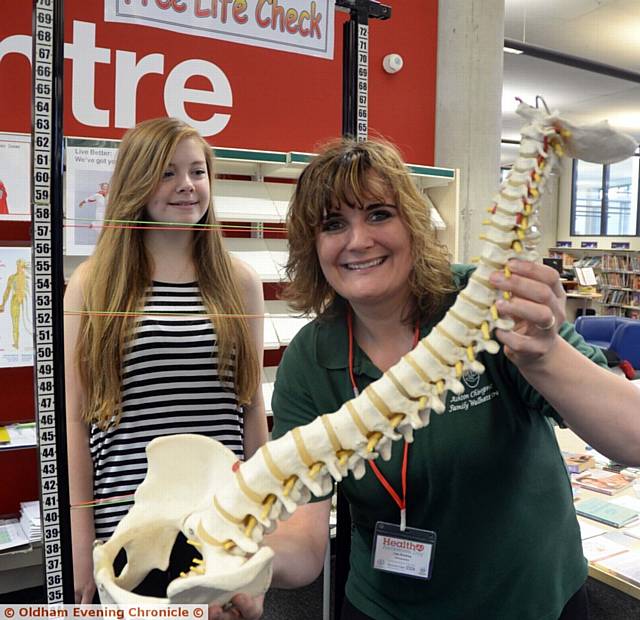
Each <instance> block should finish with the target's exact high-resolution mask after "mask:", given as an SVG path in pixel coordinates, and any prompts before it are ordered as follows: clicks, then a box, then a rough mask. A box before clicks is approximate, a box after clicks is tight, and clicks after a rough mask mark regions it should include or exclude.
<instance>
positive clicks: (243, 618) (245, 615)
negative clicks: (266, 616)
mask: <svg viewBox="0 0 640 620" xmlns="http://www.w3.org/2000/svg"><path fill="white" fill-rule="evenodd" d="M231 603H232V605H230V606H227V605H225V608H222V607H220V605H210V606H209V620H258V618H261V617H262V613H263V604H264V595H260V596H256V597H255V598H253V597H251V596H249V595H248V594H236V595H235V596H234V597H233V598H232V599H231Z"/></svg>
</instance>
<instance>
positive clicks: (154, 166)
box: [76, 118, 260, 428]
mask: <svg viewBox="0 0 640 620" xmlns="http://www.w3.org/2000/svg"><path fill="white" fill-rule="evenodd" d="M186 138H190V139H193V140H195V141H197V142H198V143H199V144H200V145H201V146H202V149H203V152H204V156H205V160H206V163H207V174H208V176H209V182H210V183H211V184H213V154H212V151H211V147H210V146H209V145H208V144H207V143H206V142H205V141H204V140H203V139H202V137H201V136H200V135H199V134H198V132H197V131H196V130H195V129H193V128H192V127H190V126H189V125H187V124H185V123H184V122H182V121H180V120H178V119H175V118H157V119H151V120H148V121H144V122H142V123H140V124H138V125H137V126H136V127H135V128H133V129H130V130H129V131H128V132H127V133H126V134H125V136H124V138H123V140H122V143H121V144H120V148H119V150H118V158H117V161H116V166H115V170H114V173H113V176H112V178H111V184H110V189H109V197H108V200H107V209H106V213H105V220H106V221H107V222H109V221H112V222H113V221H116V222H117V221H119V222H122V226H118V225H116V226H112V225H109V224H108V225H107V226H105V227H104V228H103V229H102V232H101V233H100V237H99V238H98V243H97V245H96V248H95V251H94V253H93V256H92V258H91V259H90V264H89V266H88V274H87V278H86V279H85V284H84V291H83V292H84V299H85V310H86V311H87V312H86V314H84V315H83V317H82V320H81V326H80V337H79V339H78V346H77V351H76V363H77V366H78V370H79V372H80V376H81V379H82V383H83V385H84V387H85V392H86V399H85V406H84V410H83V412H82V415H83V418H84V419H85V420H86V421H87V422H92V423H95V424H97V425H98V426H99V427H101V428H107V427H108V426H110V425H111V424H117V423H118V422H119V420H120V417H121V415H122V403H121V372H122V368H121V367H122V358H123V353H124V350H125V346H126V343H127V341H128V339H129V338H130V337H131V334H132V331H133V328H134V325H135V322H136V317H135V316H134V315H133V314H132V313H136V312H140V310H141V309H142V307H143V306H144V299H145V296H146V294H147V290H148V288H149V287H150V285H151V277H152V266H153V265H152V258H151V256H149V254H148V252H147V251H146V249H145V245H144V242H143V232H144V230H143V228H144V225H139V226H136V225H135V222H137V221H144V220H146V219H147V216H146V204H147V202H148V200H149V198H150V196H151V195H152V194H153V193H154V191H155V189H156V187H158V185H159V183H160V181H161V179H162V175H163V173H164V171H165V170H166V169H167V167H168V165H169V163H170V161H171V158H172V156H173V154H174V151H175V149H176V146H177V145H178V143H179V142H180V141H181V140H184V139H186ZM211 194H212V195H213V192H212V193H211ZM200 224H206V225H209V226H203V227H202V228H200V227H198V229H197V230H195V231H194V232H193V243H192V258H193V264H194V267H195V270H196V278H197V281H198V286H199V288H200V293H201V295H202V299H203V304H204V306H205V307H206V309H207V312H208V313H209V314H210V315H211V316H212V317H213V319H212V320H213V322H214V324H215V330H216V338H217V345H218V357H219V360H220V361H219V366H218V373H219V375H220V376H223V375H224V374H225V370H227V369H228V368H229V367H230V364H231V362H232V360H233V361H234V362H235V389H236V392H237V394H238V398H239V402H240V403H241V404H246V403H248V402H249V401H250V400H251V398H252V397H253V394H254V392H255V391H256V389H257V388H258V385H259V381H260V377H259V364H258V358H257V352H256V348H255V345H254V343H253V340H252V338H251V335H250V332H249V328H248V326H247V321H246V320H245V319H244V318H243V317H242V315H243V314H244V312H245V311H244V304H243V301H242V295H241V293H240V289H239V287H238V284H237V283H236V280H235V277H234V273H233V267H232V265H231V261H230V258H229V255H228V254H227V252H226V250H225V249H224V247H223V245H222V237H221V234H220V232H219V230H218V229H217V228H216V227H215V226H213V225H214V224H216V218H215V214H214V211H213V201H212V200H210V203H209V208H208V209H207V212H206V214H205V215H204V216H203V218H202V220H201V221H200Z"/></svg>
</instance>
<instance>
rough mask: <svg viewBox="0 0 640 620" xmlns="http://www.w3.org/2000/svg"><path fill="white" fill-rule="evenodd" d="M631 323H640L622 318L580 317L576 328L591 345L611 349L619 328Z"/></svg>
mask: <svg viewBox="0 0 640 620" xmlns="http://www.w3.org/2000/svg"><path fill="white" fill-rule="evenodd" d="M629 322H638V321H635V320H634V319H629V318H626V317H621V316H579V317H578V318H577V319H576V322H575V327H576V331H577V332H578V333H579V334H580V335H581V336H582V337H583V338H584V339H585V340H586V341H587V342H588V343H589V344H592V345H594V346H597V347H602V348H603V349H609V348H611V341H612V340H613V335H614V334H615V333H616V330H617V329H618V327H619V326H621V325H624V324H626V323H629Z"/></svg>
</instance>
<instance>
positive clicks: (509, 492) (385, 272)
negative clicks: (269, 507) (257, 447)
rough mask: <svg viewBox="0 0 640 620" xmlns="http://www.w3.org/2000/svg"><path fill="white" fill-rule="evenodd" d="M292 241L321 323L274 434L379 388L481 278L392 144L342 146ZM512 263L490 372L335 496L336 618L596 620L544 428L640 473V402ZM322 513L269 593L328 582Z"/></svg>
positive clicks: (295, 537) (556, 301)
mask: <svg viewBox="0 0 640 620" xmlns="http://www.w3.org/2000/svg"><path fill="white" fill-rule="evenodd" d="M288 233H289V244H290V254H289V263H288V266H287V271H288V275H289V277H290V280H291V285H290V286H289V288H288V289H287V294H288V298H289V301H290V303H291V304H292V306H293V307H295V308H297V309H298V310H301V311H303V312H314V313H316V314H317V316H318V318H317V319H316V320H315V321H313V322H312V323H310V324H309V325H307V326H306V327H305V328H304V329H303V330H301V331H300V332H299V333H298V335H297V336H296V337H295V339H294V340H293V342H292V343H291V345H290V346H289V347H288V349H287V351H286V353H285V355H284V358H283V360H282V362H281V364H280V366H279V368H278V374H277V379H276V384H275V391H274V396H273V401H272V406H273V413H274V417H275V428H274V433H273V434H274V437H279V436H281V435H283V434H284V433H285V432H287V431H288V430H290V429H291V428H293V427H295V426H300V425H302V424H307V423H309V422H311V421H312V420H313V419H314V418H315V417H316V416H318V415H320V414H324V413H328V412H332V411H336V410H337V409H338V408H339V407H340V406H341V405H342V403H344V402H345V401H346V400H348V399H350V398H352V397H353V396H354V394H356V393H358V391H361V390H362V389H364V388H365V387H366V386H367V385H368V384H369V383H370V382H371V381H374V380H375V379H377V378H378V377H380V376H381V373H382V372H383V371H385V370H387V369H388V368H389V367H391V366H392V365H393V364H395V363H396V362H397V361H398V360H399V359H400V357H401V356H403V355H404V354H406V353H407V352H408V351H409V350H410V349H411V348H412V347H413V346H415V344H416V342H417V340H418V339H419V338H422V337H424V336H425V335H426V334H428V333H429V331H430V330H431V328H432V327H433V326H434V325H435V324H436V323H437V322H438V321H439V320H440V319H441V318H442V316H443V315H444V313H445V312H446V310H447V308H448V307H449V306H450V305H451V304H452V303H453V301H454V299H455V296H456V294H457V292H458V291H460V290H461V289H462V288H463V287H464V286H465V284H466V282H467V279H468V277H469V275H470V273H471V271H472V268H471V267H468V266H461V265H450V263H449V260H448V258H447V253H446V250H445V248H444V247H442V245H441V244H439V243H438V241H437V240H436V237H435V233H434V230H433V227H432V226H431V222H430V218H429V208H428V206H427V205H426V203H425V201H424V199H423V198H422V196H421V195H420V194H419V192H418V191H417V190H416V189H415V187H414V185H413V183H412V181H411V180H410V178H409V176H408V174H407V172H406V169H405V167H404V164H403V163H402V161H401V159H400V157H399V155H398V153H397V152H396V150H395V149H394V148H393V147H391V146H390V145H388V144H386V143H382V142H376V141H369V142H366V143H361V144H358V143H356V142H353V141H349V140H342V141H339V142H337V143H335V144H333V145H331V146H329V147H328V148H327V150H325V151H324V153H322V154H321V155H319V156H318V157H316V158H315V159H314V160H313V162H312V163H311V164H310V165H309V166H308V168H307V169H306V170H305V171H304V173H303V174H302V175H301V177H300V180H299V182H298V185H297V188H296V192H295V196H294V198H293V200H292V204H291V209H290V212H289V219H288ZM510 266H511V271H512V272H513V275H512V277H511V278H509V279H505V278H504V276H503V275H502V274H501V273H500V272H496V273H495V274H493V276H492V282H493V284H494V285H495V286H496V287H497V288H498V289H502V290H505V291H510V292H511V293H512V294H513V297H512V299H511V300H510V301H501V302H498V306H499V311H500V313H501V314H502V315H504V316H511V317H513V318H514V319H515V321H516V328H515V329H514V330H513V331H511V332H505V331H497V333H496V337H497V338H498V339H499V340H500V342H501V343H502V345H503V347H502V349H501V351H500V352H499V353H498V354H497V355H481V357H480V361H481V362H482V364H484V366H485V368H486V372H485V373H484V374H482V375H477V374H474V373H467V374H465V375H464V377H463V383H464V386H465V391H464V393H462V394H459V395H451V394H449V398H448V399H447V403H446V411H445V413H444V414H443V415H441V416H435V415H432V416H431V423H430V425H429V426H428V427H427V428H425V429H423V430H421V431H419V432H417V433H416V434H415V439H414V442H413V443H412V444H410V445H406V446H405V445H403V444H402V443H400V442H397V443H396V444H394V446H393V452H392V458H391V459H390V460H389V461H388V462H376V464H377V468H372V467H369V466H368V467H367V473H366V474H365V476H364V477H363V478H362V479H361V480H358V481H356V480H354V479H353V477H351V476H350V477H349V478H348V479H346V480H344V481H343V483H342V485H343V490H344V493H345V495H346V497H347V499H348V501H349V503H350V506H351V515H352V520H353V534H352V549H351V570H350V574H349V579H348V582H347V585H346V598H347V601H346V605H345V608H344V609H343V612H342V618H343V619H349V620H353V619H363V618H374V619H376V620H390V619H394V618H399V619H401V620H412V619H415V620H418V619H420V620H423V619H424V618H433V619H436V620H448V619H451V620H454V619H455V620H467V619H470V618H479V619H491V620H496V619H499V618H505V619H510V620H511V619H515V618H518V620H528V619H529V620H543V619H544V620H556V619H557V618H562V619H563V620H568V619H569V618H571V619H574V618H585V617H586V613H587V612H586V595H585V592H584V587H583V584H584V582H585V579H586V576H587V566H586V561H585V559H584V558H583V555H582V548H581V542H580V532H579V528H578V524H577V521H576V516H575V511H574V508H573V503H572V493H571V487H570V484H569V478H568V476H567V473H566V470H565V468H564V464H563V461H562V457H561V454H560V452H559V449H558V446H557V443H556V439H555V436H554V431H553V427H552V424H551V423H550V419H551V418H554V419H556V420H557V421H564V422H565V423H566V424H568V425H569V426H570V427H571V428H573V429H574V430H575V431H576V432H578V433H579V434H580V435H581V436H582V437H583V438H584V439H585V440H586V441H588V442H589V443H590V444H591V445H593V446H594V447H596V448H597V449H598V450H600V451H602V452H604V453H605V454H607V455H609V456H611V457H612V458H615V459H616V460H618V461H621V462H626V463H629V464H632V463H634V462H635V464H638V463H639V461H640V424H639V423H638V422H637V420H634V419H633V415H634V414H636V413H637V411H639V410H640V391H638V390H637V389H636V388H635V387H634V386H632V385H631V384H630V383H628V382H625V381H624V380H622V379H619V378H618V377H616V376H614V375H613V374H611V373H609V372H608V371H606V370H605V369H604V368H603V366H604V365H605V364H604V358H603V356H602V355H601V353H599V352H597V351H596V350H595V349H594V348H592V347H590V346H588V345H586V344H585V342H584V341H583V340H582V339H581V338H580V336H578V335H577V334H576V332H575V331H574V329H573V327H572V326H571V325H570V324H568V323H567V322H566V321H565V309H564V307H565V296H564V292H563V289H562V286H561V285H560V282H559V280H558V277H557V274H556V272H555V271H553V270H552V269H550V268H547V267H545V266H543V265H539V264H533V263H527V262H523V261H512V262H511V263H510ZM594 362H595V363H594ZM403 472H404V473H403ZM329 509H330V499H329V498H328V497H325V498H320V499H318V500H315V501H314V502H312V503H310V504H307V505H306V506H302V507H301V508H299V509H298V510H297V512H296V513H294V515H293V516H292V517H291V518H290V519H289V520H288V521H286V522H284V523H282V524H281V525H280V526H279V528H278V530H277V531H276V533H275V534H273V535H272V536H270V537H268V539H267V544H269V545H270V546H272V547H273V548H274V549H275V550H276V558H275V564H274V585H276V586H280V587H297V586H300V585H303V584H305V583H308V582H310V581H311V580H313V579H314V578H315V577H316V576H317V575H318V573H319V572H320V570H321V567H322V563H323V558H324V553H325V548H326V544H327V540H328V517H329ZM381 524H382V525H381ZM385 524H386V525H385ZM401 524H402V525H403V526H404V525H406V529H403V530H402V532H401V533H400V530H401V528H400V525H401ZM385 528H391V529H385ZM385 532H387V533H388V532H392V533H393V534H394V536H386V537H385ZM407 532H410V533H411V536H408V537H407V536H405V534H406V533H407ZM398 541H399V542H398ZM385 545H386V546H385ZM394 545H395V547H394ZM374 547H375V549H374ZM425 550H426V551H425Z"/></svg>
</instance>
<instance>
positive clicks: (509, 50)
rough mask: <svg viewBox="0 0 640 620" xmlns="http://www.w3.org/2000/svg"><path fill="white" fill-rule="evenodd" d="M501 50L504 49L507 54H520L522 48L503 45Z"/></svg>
mask: <svg viewBox="0 0 640 620" xmlns="http://www.w3.org/2000/svg"><path fill="white" fill-rule="evenodd" d="M502 49H503V51H505V52H506V53H507V54H522V53H523V52H522V50H517V49H516V48H515V47H506V46H505V47H503V48H502Z"/></svg>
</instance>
